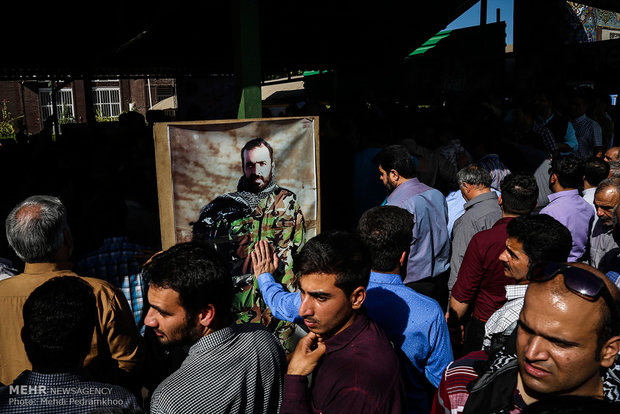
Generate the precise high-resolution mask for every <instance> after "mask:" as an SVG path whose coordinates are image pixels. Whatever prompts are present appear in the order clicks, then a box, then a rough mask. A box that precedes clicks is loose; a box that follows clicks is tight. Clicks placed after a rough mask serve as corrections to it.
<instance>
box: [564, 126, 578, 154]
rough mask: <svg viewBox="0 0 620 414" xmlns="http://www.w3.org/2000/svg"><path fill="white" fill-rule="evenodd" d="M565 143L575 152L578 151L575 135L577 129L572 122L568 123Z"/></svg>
mask: <svg viewBox="0 0 620 414" xmlns="http://www.w3.org/2000/svg"><path fill="white" fill-rule="evenodd" d="M564 143H565V144H566V145H568V146H569V147H571V148H572V149H573V151H577V148H578V147H579V145H578V143H577V134H575V128H573V125H572V124H571V123H570V122H568V126H567V127H566V134H564Z"/></svg>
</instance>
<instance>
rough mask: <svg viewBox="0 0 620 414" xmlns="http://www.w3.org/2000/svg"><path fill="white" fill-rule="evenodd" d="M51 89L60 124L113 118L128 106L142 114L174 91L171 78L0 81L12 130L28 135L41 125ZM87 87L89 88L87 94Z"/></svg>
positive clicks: (49, 111)
mask: <svg viewBox="0 0 620 414" xmlns="http://www.w3.org/2000/svg"><path fill="white" fill-rule="evenodd" d="M52 89H53V90H55V92H56V107H57V117H58V119H60V124H61V125H62V124H63V123H65V122H77V123H83V122H86V120H87V119H88V117H89V116H93V117H94V118H95V119H99V120H102V119H115V118H117V117H118V115H119V114H120V113H122V112H128V111H132V110H135V111H138V112H140V113H141V114H142V115H145V116H146V112H147V110H148V109H150V108H151V107H152V106H153V105H155V104H156V103H157V102H160V101H162V100H163V99H165V98H168V97H170V96H173V95H175V94H176V84H175V80H174V79H109V80H108V79H106V80H93V81H86V80H81V79H80V80H73V81H70V82H64V81H63V82H61V81H50V80H45V81H38V80H23V81H14V80H10V81H0V102H2V101H6V105H7V109H8V111H9V112H10V113H11V118H12V119H14V122H13V125H14V127H15V132H16V133H23V134H25V135H32V134H37V133H39V132H40V131H41V130H42V129H43V127H44V125H45V121H46V120H47V119H48V118H49V117H50V116H51V115H52V114H53V99H52ZM87 89H90V91H91V92H90V96H88V95H87V93H86V91H87ZM89 105H90V106H89ZM89 108H91V110H90V112H89Z"/></svg>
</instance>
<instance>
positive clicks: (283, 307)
mask: <svg viewBox="0 0 620 414" xmlns="http://www.w3.org/2000/svg"><path fill="white" fill-rule="evenodd" d="M257 280H258V288H259V289H260V291H261V294H262V295H263V300H264V301H265V304H266V305H267V307H268V308H269V309H270V310H271V314H272V315H273V316H275V317H276V318H278V319H280V320H284V321H289V322H296V323H302V322H303V318H302V317H301V316H299V307H300V306H301V294H300V293H299V292H289V291H287V290H285V289H284V287H283V286H282V285H281V284H280V283H278V282H276V281H275V280H274V279H273V276H272V275H271V273H263V274H261V275H260V276H258V279H257Z"/></svg>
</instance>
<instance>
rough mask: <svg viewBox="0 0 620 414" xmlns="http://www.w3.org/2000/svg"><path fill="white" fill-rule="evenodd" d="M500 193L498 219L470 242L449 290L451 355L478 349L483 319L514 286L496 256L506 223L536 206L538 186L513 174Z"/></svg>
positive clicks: (502, 246)
mask: <svg viewBox="0 0 620 414" xmlns="http://www.w3.org/2000/svg"><path fill="white" fill-rule="evenodd" d="M501 192H502V194H501V195H500V196H499V200H498V201H499V204H500V207H501V209H502V218H501V219H500V220H499V221H497V223H495V224H494V225H493V227H492V228H490V229H488V230H484V231H481V232H480V233H478V234H476V235H475V236H474V237H473V238H472V239H471V241H470V242H469V245H468V246H467V250H466V251H465V256H464V257H463V263H462V264H461V268H460V269H459V273H458V277H457V280H456V284H455V285H454V287H453V288H452V297H451V298H450V307H449V309H448V313H447V320H448V325H449V326H450V327H451V336H452V342H453V344H452V345H453V349H454V353H455V356H456V355H457V354H459V355H465V354H467V353H469V352H472V351H475V350H480V349H481V348H482V340H483V338H484V324H485V322H486V320H487V319H489V317H490V316H491V315H492V314H493V312H495V311H496V310H497V309H499V308H500V307H501V306H502V305H503V304H504V302H506V292H505V289H504V286H506V285H509V284H514V283H515V281H514V280H512V279H510V278H507V277H506V276H504V266H503V265H502V262H501V261H500V260H499V255H500V254H501V253H502V252H503V251H504V249H505V243H506V239H507V238H508V234H507V233H506V226H507V225H508V223H509V222H510V220H512V219H513V218H514V217H518V216H521V215H526V214H530V213H531V212H532V210H533V209H534V208H535V207H536V200H537V197H538V185H537V184H536V179H535V178H534V176H533V175H532V174H529V173H513V174H510V175H507V176H506V178H504V180H503V181H502V183H501ZM459 348H461V349H460V352H459Z"/></svg>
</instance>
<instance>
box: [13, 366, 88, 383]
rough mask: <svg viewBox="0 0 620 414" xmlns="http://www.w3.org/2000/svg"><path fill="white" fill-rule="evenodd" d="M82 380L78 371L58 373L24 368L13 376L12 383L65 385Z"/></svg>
mask: <svg viewBox="0 0 620 414" xmlns="http://www.w3.org/2000/svg"><path fill="white" fill-rule="evenodd" d="M82 380H84V377H83V376H82V375H80V374H79V373H78V372H63V373H58V374H42V373H40V372H34V371H30V370H25V371H24V372H22V373H21V374H19V376H18V377H17V378H15V381H14V384H39V385H40V384H54V385H67V384H76V383H78V382H80V381H82Z"/></svg>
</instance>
